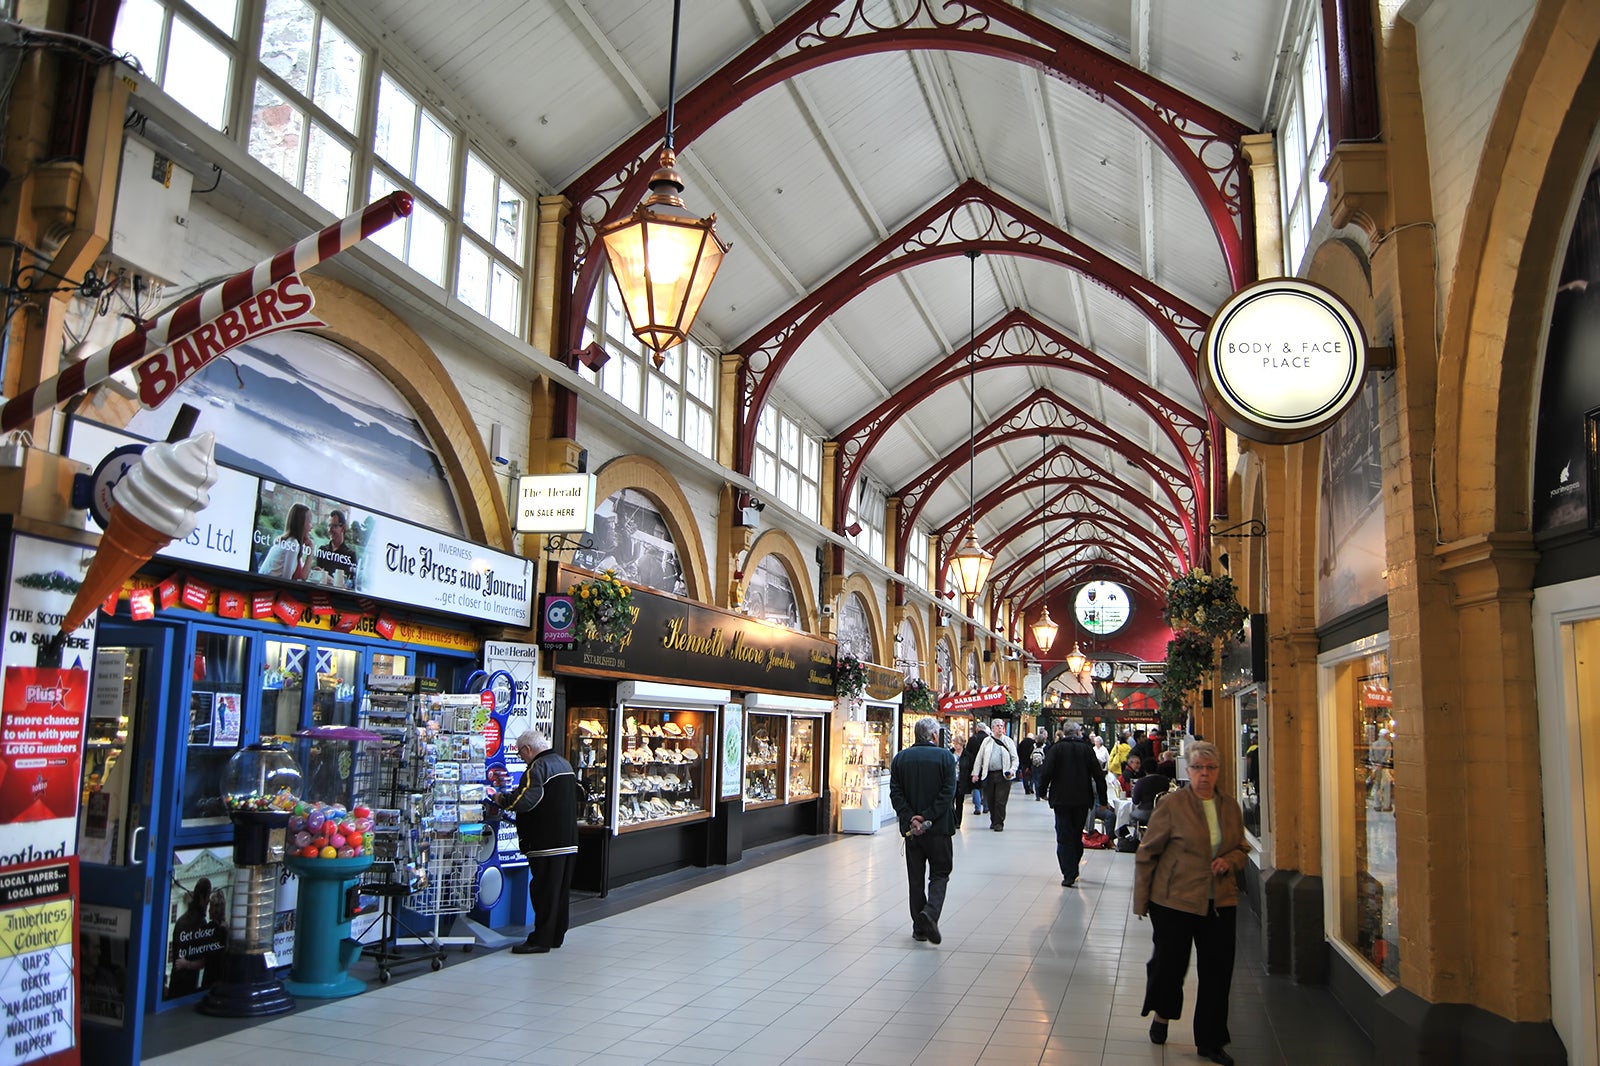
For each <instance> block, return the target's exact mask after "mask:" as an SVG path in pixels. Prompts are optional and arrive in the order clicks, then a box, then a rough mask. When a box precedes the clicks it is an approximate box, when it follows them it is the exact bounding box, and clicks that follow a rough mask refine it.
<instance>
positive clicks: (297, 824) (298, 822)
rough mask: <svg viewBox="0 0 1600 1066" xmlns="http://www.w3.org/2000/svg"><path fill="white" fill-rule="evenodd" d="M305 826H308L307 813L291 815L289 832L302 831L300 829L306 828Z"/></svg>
mask: <svg viewBox="0 0 1600 1066" xmlns="http://www.w3.org/2000/svg"><path fill="white" fill-rule="evenodd" d="M305 827H306V816H305V815H303V814H291V815H290V816H289V832H291V833H298V832H300V830H302V829H304V828H305Z"/></svg>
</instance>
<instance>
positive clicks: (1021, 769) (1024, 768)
mask: <svg viewBox="0 0 1600 1066" xmlns="http://www.w3.org/2000/svg"><path fill="white" fill-rule="evenodd" d="M1036 743H1037V741H1035V740H1034V739H1033V734H1032V733H1024V734H1023V736H1022V739H1021V740H1019V741H1017V776H1018V777H1020V778H1022V794H1023V795H1025V796H1031V795H1033V746H1034V744H1036Z"/></svg>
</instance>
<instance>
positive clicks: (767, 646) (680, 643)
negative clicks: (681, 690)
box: [553, 567, 837, 699]
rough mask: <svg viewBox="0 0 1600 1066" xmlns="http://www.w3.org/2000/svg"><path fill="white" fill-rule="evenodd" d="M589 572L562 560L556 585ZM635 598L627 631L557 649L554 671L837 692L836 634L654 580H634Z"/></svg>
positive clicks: (566, 586) (565, 585) (564, 586)
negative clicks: (732, 607)
mask: <svg viewBox="0 0 1600 1066" xmlns="http://www.w3.org/2000/svg"><path fill="white" fill-rule="evenodd" d="M588 576H589V575H587V574H585V573H584V572H583V571H580V570H570V569H568V568H567V567H562V568H561V570H560V573H559V576H558V578H557V580H556V590H557V591H559V592H567V591H568V590H570V589H571V588H572V586H573V584H574V583H575V582H578V581H583V580H586V579H587V578H588ZM632 604H633V628H632V630H631V631H630V632H629V633H628V635H627V636H626V637H624V638H623V639H622V640H621V641H619V642H618V643H616V644H605V643H601V642H598V641H585V640H582V639H580V640H579V641H578V642H577V643H576V644H574V645H573V646H572V647H571V648H570V649H569V648H559V649H556V650H555V651H554V652H553V656H554V663H555V672H556V673H566V674H589V675H593V676H596V677H620V678H627V679H647V680H653V681H674V682H678V683H680V684H685V683H686V684H695V685H715V686H716V687H718V688H731V689H738V690H740V691H747V692H776V693H784V694H788V695H800V696H816V697H820V698H824V699H832V698H833V656H834V650H835V648H836V647H837V645H836V644H834V642H833V641H831V640H822V639H821V638H819V637H814V636H811V635H810V634H809V633H801V632H798V631H796V630H793V629H785V628H784V627H783V626H775V625H771V624H769V623H767V622H762V621H758V620H756V619H754V618H749V617H746V616H745V615H742V614H734V613H733V612H731V611H724V610H721V609H720V608H716V607H708V606H706V605H705V604H701V603H696V602H694V601H692V600H685V599H679V598H678V597H676V596H669V595H667V594H666V593H663V592H656V591H654V590H652V589H647V588H639V587H636V588H634V590H633V598H632Z"/></svg>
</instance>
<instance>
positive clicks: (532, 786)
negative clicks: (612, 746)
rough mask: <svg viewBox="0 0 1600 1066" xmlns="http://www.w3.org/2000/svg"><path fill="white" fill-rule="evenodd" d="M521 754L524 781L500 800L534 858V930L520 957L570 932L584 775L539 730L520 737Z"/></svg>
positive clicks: (548, 946)
mask: <svg viewBox="0 0 1600 1066" xmlns="http://www.w3.org/2000/svg"><path fill="white" fill-rule="evenodd" d="M517 755H518V756H519V757H520V758H521V759H522V761H523V762H524V763H525V764H526V765H527V769H526V770H524V771H523V772H522V780H521V781H520V782H518V783H517V786H516V787H515V788H513V789H512V790H510V791H509V792H502V793H500V794H499V795H497V796H495V803H497V804H499V805H500V806H501V807H502V808H504V809H506V810H508V811H511V812H513V813H514V814H515V815H516V822H517V845H518V847H520V848H521V849H522V853H523V854H524V855H526V856H527V857H528V900H529V902H530V903H531V904H532V905H533V932H531V933H529V934H528V939H527V942H526V943H522V944H518V945H516V946H515V947H513V948H512V949H511V951H512V953H513V954H516V955H542V954H544V953H545V952H547V951H549V950H550V949H551V948H559V947H560V946H561V942H562V940H564V939H565V938H566V935H567V904H568V897H569V896H570V895H571V892H572V870H573V867H574V866H576V865H577V861H578V778H577V775H576V774H575V773H573V770H572V764H571V763H569V762H567V760H565V759H563V758H562V757H561V756H560V755H559V754H558V753H556V752H555V751H554V750H552V749H551V747H550V740H549V738H548V737H546V736H545V735H544V734H543V733H541V732H539V731H538V730H537V729H529V730H526V731H525V732H523V734H522V735H521V736H519V737H517Z"/></svg>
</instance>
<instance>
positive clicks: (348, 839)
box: [344, 830, 362, 848]
mask: <svg viewBox="0 0 1600 1066" xmlns="http://www.w3.org/2000/svg"><path fill="white" fill-rule="evenodd" d="M344 840H345V843H346V844H349V845H350V846H351V847H352V848H359V847H360V846H361V840H362V836H361V832H360V831H359V830H357V831H356V832H354V833H346V834H345V836H344Z"/></svg>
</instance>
